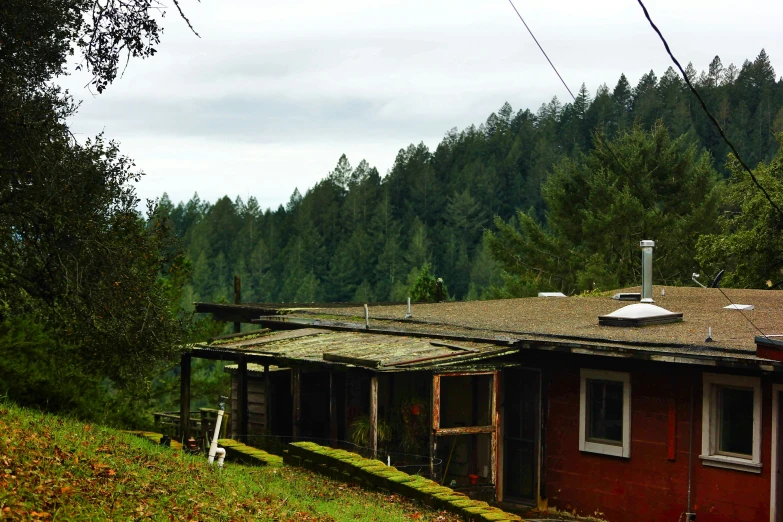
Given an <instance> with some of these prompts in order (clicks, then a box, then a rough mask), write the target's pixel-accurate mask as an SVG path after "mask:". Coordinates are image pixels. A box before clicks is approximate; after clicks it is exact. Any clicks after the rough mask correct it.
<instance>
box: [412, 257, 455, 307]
mask: <svg viewBox="0 0 783 522" xmlns="http://www.w3.org/2000/svg"><path fill="white" fill-rule="evenodd" d="M439 282H440V285H441V297H444V298H445V297H448V291H447V290H446V285H444V284H443V280H442V279H440V278H436V277H435V276H434V275H433V273H432V265H430V264H429V263H424V264H423V265H422V266H421V269H420V270H419V273H418V276H417V277H416V281H415V282H414V283H413V286H412V287H411V289H410V297H411V300H412V301H417V302H428V303H431V302H435V301H437V300H438V283H439Z"/></svg>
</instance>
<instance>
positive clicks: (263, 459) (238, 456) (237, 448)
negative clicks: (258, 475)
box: [218, 439, 283, 466]
mask: <svg viewBox="0 0 783 522" xmlns="http://www.w3.org/2000/svg"><path fill="white" fill-rule="evenodd" d="M218 444H219V445H220V446H221V447H222V448H225V450H226V460H230V461H234V462H241V463H243V464H254V465H257V466H282V465H283V457H280V456H278V455H272V454H271V453H267V452H266V451H264V450H262V449H258V448H254V447H252V446H248V445H247V444H243V443H241V442H237V441H235V440H233V439H218Z"/></svg>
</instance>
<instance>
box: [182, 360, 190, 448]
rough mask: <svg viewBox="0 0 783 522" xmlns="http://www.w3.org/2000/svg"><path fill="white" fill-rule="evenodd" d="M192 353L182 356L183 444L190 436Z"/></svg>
mask: <svg viewBox="0 0 783 522" xmlns="http://www.w3.org/2000/svg"><path fill="white" fill-rule="evenodd" d="M189 418H190V354H189V353H184V354H182V357H181V358H180V371H179V421H180V422H179V427H180V433H181V435H182V444H183V445H184V444H187V441H188V438H190V422H188V421H187V419H189Z"/></svg>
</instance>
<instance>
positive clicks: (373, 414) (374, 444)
mask: <svg viewBox="0 0 783 522" xmlns="http://www.w3.org/2000/svg"><path fill="white" fill-rule="evenodd" d="M369 436H370V449H371V450H372V458H377V457H378V375H377V374H373V375H372V377H370V433H369Z"/></svg>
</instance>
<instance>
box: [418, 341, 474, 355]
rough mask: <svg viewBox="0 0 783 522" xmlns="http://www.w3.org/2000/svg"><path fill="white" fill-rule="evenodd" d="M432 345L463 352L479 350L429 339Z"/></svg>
mask: <svg viewBox="0 0 783 522" xmlns="http://www.w3.org/2000/svg"><path fill="white" fill-rule="evenodd" d="M430 344H431V345H432V346H440V347H443V348H450V349H452V350H461V351H463V352H474V353H475V352H480V351H481V350H479V349H477V348H468V347H467V346H460V345H458V344H452V343H444V342H443V341H430Z"/></svg>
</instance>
